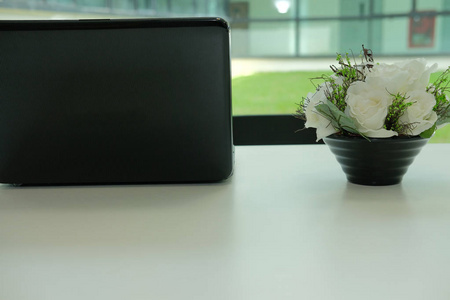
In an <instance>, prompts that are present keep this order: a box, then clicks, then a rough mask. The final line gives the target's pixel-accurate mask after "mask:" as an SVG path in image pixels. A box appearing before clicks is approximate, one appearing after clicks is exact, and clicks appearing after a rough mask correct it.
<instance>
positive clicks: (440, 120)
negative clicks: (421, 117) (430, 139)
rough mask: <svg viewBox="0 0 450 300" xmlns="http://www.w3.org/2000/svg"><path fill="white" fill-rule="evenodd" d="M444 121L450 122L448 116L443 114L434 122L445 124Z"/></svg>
mask: <svg viewBox="0 0 450 300" xmlns="http://www.w3.org/2000/svg"><path fill="white" fill-rule="evenodd" d="M446 123H450V116H445V117H443V118H439V119H438V120H437V122H436V125H442V124H446Z"/></svg>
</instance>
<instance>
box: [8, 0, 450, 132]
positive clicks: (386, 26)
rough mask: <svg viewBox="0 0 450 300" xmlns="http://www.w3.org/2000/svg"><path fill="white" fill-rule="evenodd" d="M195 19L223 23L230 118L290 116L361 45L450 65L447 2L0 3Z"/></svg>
mask: <svg viewBox="0 0 450 300" xmlns="http://www.w3.org/2000/svg"><path fill="white" fill-rule="evenodd" d="M203 16H214V17H222V18H224V19H225V20H227V21H228V22H229V24H230V26H231V56H232V75H233V80H232V88H233V111H234V114H235V115H255V114H293V113H294V112H295V110H296V107H297V104H298V102H299V101H300V99H301V98H302V97H303V96H306V94H307V93H308V92H312V91H314V86H313V85H312V84H311V82H310V78H314V77H317V76H320V75H322V74H330V73H331V71H330V68H329V66H330V65H332V64H335V63H336V61H335V57H336V53H346V52H348V53H350V54H352V53H353V55H354V56H355V58H358V56H359V54H360V50H361V45H362V44H364V45H365V47H366V48H370V49H372V50H373V52H374V56H375V60H376V62H388V63H389V62H394V61H397V60H402V59H405V58H412V57H425V58H426V59H427V60H428V62H429V63H430V64H431V63H435V62H437V63H438V64H439V72H442V70H444V69H446V68H447V67H448V66H449V65H450V0H395V1H393V0H246V1H245V0H121V1H120V0H0V19H3V20H7V19H9V20H23V19H31V20H33V19H35V20H37V19H82V18H167V17H203ZM0 42H1V40H0ZM438 74H439V73H437V74H434V75H433V78H436V77H437V76H438ZM448 127H450V126H448ZM442 131H444V130H442ZM448 131H449V134H447V133H444V132H443V133H442V134H440V137H439V139H440V141H450V129H448ZM436 140H437V139H436Z"/></svg>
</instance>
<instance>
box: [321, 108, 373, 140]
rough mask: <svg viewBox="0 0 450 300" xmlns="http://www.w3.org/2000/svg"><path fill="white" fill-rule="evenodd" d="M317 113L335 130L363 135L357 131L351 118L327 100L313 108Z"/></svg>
mask: <svg viewBox="0 0 450 300" xmlns="http://www.w3.org/2000/svg"><path fill="white" fill-rule="evenodd" d="M315 108H316V110H317V112H318V113H319V114H321V115H322V116H323V117H324V118H326V119H327V120H330V122H331V125H332V126H333V127H334V128H336V129H341V130H345V131H348V132H351V133H354V134H359V135H361V136H363V137H364V135H363V134H362V133H361V132H359V131H358V129H357V128H356V125H355V122H354V121H353V119H352V118H350V117H349V116H347V115H346V114H345V113H344V112H342V111H340V110H339V109H338V108H337V107H336V105H334V104H333V103H332V102H331V101H329V100H327V101H325V102H323V103H321V104H318V105H316V106H315Z"/></svg>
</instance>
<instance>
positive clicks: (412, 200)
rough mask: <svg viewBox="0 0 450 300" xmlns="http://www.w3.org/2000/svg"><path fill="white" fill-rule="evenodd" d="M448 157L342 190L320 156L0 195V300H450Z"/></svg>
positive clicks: (442, 151) (317, 152) (259, 155)
mask: <svg viewBox="0 0 450 300" xmlns="http://www.w3.org/2000/svg"><path fill="white" fill-rule="evenodd" d="M448 153H450V145H446V144H430V145H427V146H426V147H425V148H424V149H423V150H422V152H421V154H419V156H418V157H417V158H416V161H415V162H414V164H413V165H412V166H411V167H410V169H409V171H408V173H407V174H406V175H405V177H404V179H403V183H402V184H400V185H395V186H387V187H367V186H358V185H354V184H350V183H347V181H346V179H345V176H344V173H343V172H342V171H341V169H340V166H339V164H338V163H337V162H336V161H335V158H334V156H333V155H332V154H331V152H330V151H329V150H328V148H327V147H326V146H325V145H302V146H241V147H237V148H236V165H235V172H234V175H233V177H232V178H230V179H229V180H227V181H224V182H221V183H217V184H186V185H182V184H180V185H136V186H130V185H125V186H70V187H11V186H6V185H4V186H0V283H1V284H0V286H1V288H0V299H5V300H44V299H45V300H53V299H55V300H56V299H58V300H61V299H64V300H72V299H76V300H79V299H96V300H116V299H117V300H118V299H121V300H122V299H130V300H138V299H139V300H140V299H145V300H148V299H157V300H163V299H170V300H175V299H176V300H178V299H196V300H203V299H204V300H206V299H207V300H212V299H214V300H219V299H230V300H231V299H232V300H240V299H252V300H253V299H258V300H266V299H267V300H268V299H270V300H273V299H296V300H298V299H327V300H330V299H333V300H335V299H345V300H352V299H357V300H362V299H364V300H367V299H374V300H375V299H376V300H379V299H408V300H411V299H433V300H436V299H450V286H449V285H448V278H450V267H449V266H450V255H449V253H450V201H449V195H450V176H449V175H450V159H448V155H447V154H448Z"/></svg>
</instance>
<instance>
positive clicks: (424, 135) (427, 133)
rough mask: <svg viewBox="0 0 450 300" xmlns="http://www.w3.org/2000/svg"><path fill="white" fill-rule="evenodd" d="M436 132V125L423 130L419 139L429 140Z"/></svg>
mask: <svg viewBox="0 0 450 300" xmlns="http://www.w3.org/2000/svg"><path fill="white" fill-rule="evenodd" d="M435 131H436V124H434V125H433V126H432V127H431V128H430V129H427V130H425V131H424V132H422V133H421V134H420V137H422V138H424V139H429V138H430V137H432V136H433V134H434V132H435Z"/></svg>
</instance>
